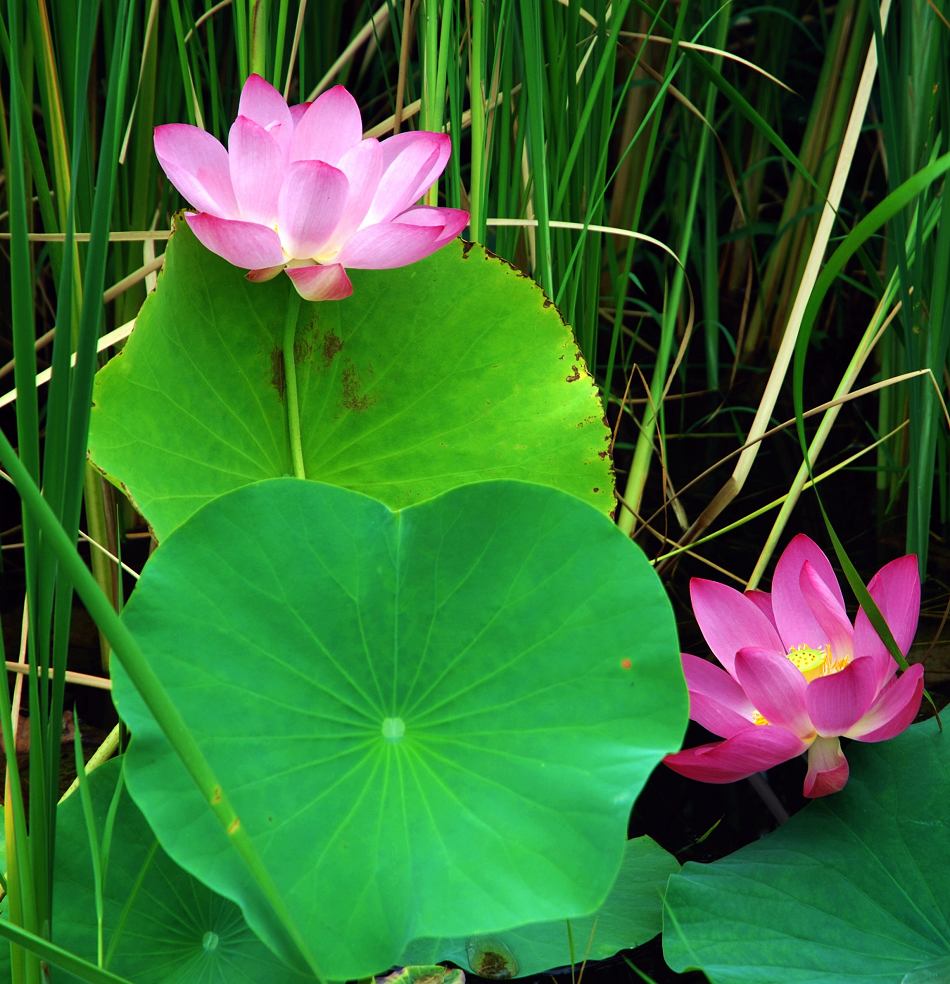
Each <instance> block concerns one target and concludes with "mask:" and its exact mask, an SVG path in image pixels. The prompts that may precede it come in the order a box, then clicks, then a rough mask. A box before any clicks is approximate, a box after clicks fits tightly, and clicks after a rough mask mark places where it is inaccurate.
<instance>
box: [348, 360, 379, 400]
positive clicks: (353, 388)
mask: <svg viewBox="0 0 950 984" xmlns="http://www.w3.org/2000/svg"><path fill="white" fill-rule="evenodd" d="M361 388H362V387H361V386H360V377H359V373H358V372H357V370H356V366H354V365H353V363H352V362H349V363H347V365H346V368H345V369H344V370H343V406H345V407H346V409H347V410H356V411H361V410H367V409H369V407H371V406H372V405H373V403H374V402H375V400H372V399H370V398H369V397H368V396H361V395H360V389H361Z"/></svg>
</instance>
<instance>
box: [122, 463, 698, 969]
mask: <svg viewBox="0 0 950 984" xmlns="http://www.w3.org/2000/svg"><path fill="white" fill-rule="evenodd" d="M604 571H610V574H609V576H606V577H605V576H604V574H603V572H604ZM169 612H174V613H175V617H174V618H173V619H170V618H169V617H168V613H169ZM123 618H124V621H125V623H126V625H127V626H128V628H129V629H130V630H131V631H132V632H133V633H134V634H135V636H136V638H137V639H138V640H139V642H140V644H141V645H142V647H143V650H144V651H145V653H146V654H147V656H148V658H149V659H150V660H151V662H152V665H153V666H154V667H155V670H156V673H157V674H158V675H159V677H160V678H161V681H162V683H163V684H164V686H165V687H166V688H167V689H168V692H169V694H170V695H171V696H172V698H173V699H174V700H175V701H176V703H177V705H178V708H179V710H180V712H181V715H182V717H183V719H184V721H185V723H186V725H187V727H188V728H189V729H190V730H191V732H192V733H193V734H194V736H195V738H196V740H197V741H198V743H199V745H200V746H201V748H202V750H203V752H204V754H205V755H206V756H207V758H208V760H209V762H210V763H211V766H212V768H213V769H214V770H215V772H216V774H217V775H218V776H219V777H220V780H221V782H222V783H223V785H224V788H225V789H227V790H228V791H229V792H230V795H231V796H232V801H233V803H234V805H235V808H236V810H237V814H238V816H239V817H240V824H241V828H242V830H243V831H244V833H245V834H246V836H248V837H249V838H250V840H251V841H252V843H253V844H254V845H255V846H256V848H257V849H258V851H259V852H260V854H261V856H262V857H264V858H265V859H266V863H267V866H268V869H269V872H270V874H271V877H272V879H273V881H274V883H275V885H276V886H277V891H278V893H279V894H280V896H281V897H282V898H283V899H284V900H285V902H286V906H287V909H288V911H290V912H292V913H293V914H294V918H295V920H296V922H297V926H298V928H299V929H300V930H301V932H302V934H303V935H304V937H305V938H307V939H308V940H309V941H310V942H311V945H312V948H313V952H314V954H315V956H316V959H317V963H318V965H319V966H320V967H321V969H322V971H323V972H324V973H325V974H326V975H327V976H328V977H329V978H331V979H343V978H348V977H355V976H361V975H366V974H369V973H372V972H374V971H375V972H378V971H380V970H382V969H385V968H386V967H387V966H390V965H392V964H393V963H394V962H396V961H397V960H398V959H399V957H400V956H401V954H402V952H403V949H404V948H405V946H406V944H407V943H408V942H409V941H410V940H412V939H417V938H421V937H446V936H473V935H477V934H482V933H494V932H498V931H501V930H505V929H510V928H512V927H514V926H518V925H523V924H526V923H531V922H539V921H545V920H552V919H563V918H565V917H573V916H582V915H585V914H587V913H589V912H591V911H592V910H594V909H595V908H596V907H597V906H598V905H599V904H600V903H601V902H602V901H603V899H604V897H605V896H606V894H607V892H608V891H609V889H610V886H611V885H612V884H613V882H614V879H615V876H616V874H617V870H618V868H619V865H620V861H621V855H622V852H623V844H624V841H625V834H626V825H627V818H628V815H629V811H630V807H631V804H632V802H633V800H634V798H635V797H636V795H637V793H638V792H639V790H640V788H641V786H642V785H643V783H644V782H645V781H646V778H647V776H648V775H649V774H650V772H651V771H652V769H653V768H654V766H655V765H656V764H657V763H658V761H659V760H660V758H661V757H662V756H663V754H664V753H665V752H668V751H670V750H671V749H673V748H675V747H677V743H678V742H679V740H680V739H681V736H682V733H683V729H684V725H685V718H686V693H685V687H684V684H683V679H682V674H681V670H680V666H679V658H678V647H677V644H676V634H675V628H674V624H673V620H672V613H671V611H670V608H669V602H668V601H667V599H666V596H665V593H664V592H663V590H662V587H661V585H660V583H659V581H658V580H657V578H656V575H655V574H654V573H653V571H652V570H651V568H650V566H649V565H648V564H647V562H646V560H645V559H644V557H643V555H642V554H641V553H640V551H639V550H638V548H637V547H635V546H634V545H633V544H632V543H630V542H629V541H628V540H627V539H626V538H625V537H624V536H622V535H621V534H620V533H619V532H618V531H617V530H616V528H615V527H614V526H613V525H612V524H611V523H610V522H609V521H607V520H606V519H605V518H604V517H602V516H598V514H597V513H596V511H595V510H593V509H590V508H589V507H588V506H586V505H584V504H582V503H580V502H578V501H577V500H576V499H574V498H573V497H571V496H568V495H565V494H564V493H562V492H558V491H556V490H554V489H549V488H545V487H542V486H534V485H528V484H524V483H517V482H493V483H484V484H480V485H472V486H467V487H464V488H461V489H456V490H453V491H452V492H448V493H446V494H444V495H443V496H440V497H439V498H437V499H434V500H431V501H429V502H426V503H423V504H421V505H417V506H412V507H408V508H406V509H404V510H401V511H399V512H396V513H393V512H390V511H389V510H388V509H387V508H386V507H385V506H383V505H382V504H381V503H378V502H375V501H373V500H371V499H368V498H366V497H364V496H362V495H358V494H356V493H354V492H350V491H347V490H344V489H339V488H335V487H333V486H327V485H322V484H318V483H311V482H303V481H299V480H297V479H276V480H271V481H267V482H260V483H256V484H252V485H248V486H246V487H245V488H243V489H240V490H238V491H236V492H233V493H231V494H229V495H227V496H222V497H220V498H218V499H216V500H215V501H214V502H212V503H211V504H209V505H208V506H206V507H205V508H204V509H203V510H201V511H200V512H198V513H197V514H196V515H195V516H193V517H192V518H191V519H190V520H188V521H187V522H186V523H185V524H184V525H182V526H181V527H180V528H179V529H178V530H177V531H176V532H175V533H174V534H172V536H170V537H169V538H168V539H167V541H165V542H164V543H163V545H162V547H161V548H160V550H159V551H158V552H157V553H156V555H155V556H154V557H153V558H152V560H151V562H150V563H149V565H148V566H147V568H146V570H145V572H144V573H143V576H142V579H141V581H140V582H139V585H138V587H137V589H136V591H135V593H134V594H133V596H132V598H131V600H130V602H129V604H128V606H127V607H126V609H125V612H124V615H123ZM624 654H629V658H630V659H631V660H632V668H630V669H625V668H624V666H623V664H622V659H623V658H624ZM114 698H115V700H116V704H117V706H118V708H119V711H120V713H121V714H122V716H123V718H124V720H125V721H126V722H127V723H128V724H129V726H130V728H131V729H132V732H133V734H134V736H135V737H134V739H133V742H132V745H131V748H130V750H129V753H128V755H127V759H126V778H127V781H128V785H129V791H130V793H131V794H132V797H133V798H134V799H135V801H136V803H137V804H138V806H139V807H140V809H141V810H142V811H143V813H144V814H145V815H146V817H147V818H148V820H149V823H150V824H151V825H152V827H153V828H154V829H155V830H156V832H157V833H158V836H159V837H160V839H161V841H162V843H163V845H164V846H165V848H166V849H167V850H168V852H169V854H170V855H171V856H172V857H173V858H174V859H175V860H176V861H177V862H178V863H180V864H181V865H183V866H184V867H185V868H186V869H187V870H189V871H192V872H193V873H194V874H196V875H197V876H198V877H199V878H200V879H201V880H202V881H204V882H205V883H207V884H209V885H210V886H211V887H212V888H214V889H215V890H217V891H219V892H221V894H223V895H225V896H226V897H228V898H232V899H235V900H236V901H238V902H239V904H240V905H241V907H242V909H243V911H244V914H245V916H246V918H247V920H248V922H249V923H250V925H251V926H252V927H253V928H254V930H255V931H256V932H257V933H259V934H261V935H262V937H263V938H264V939H265V941H267V942H268V943H270V944H271V945H272V946H279V941H275V939H274V938H273V935H272V934H271V933H270V929H269V920H270V918H271V917H270V916H269V913H268V911H267V910H266V907H265V906H264V905H263V904H262V903H261V901H260V899H259V898H258V897H257V896H256V895H255V894H254V893H253V892H251V891H249V887H248V882H247V879H246V877H245V875H244V872H243V869H242V868H241V866H240V865H238V864H237V861H236V859H234V857H233V856H232V855H231V852H230V851H229V848H228V843H227V838H226V837H225V835H224V834H223V833H222V832H221V830H220V828H219V827H218V826H217V825H216V824H215V823H214V822H213V821H212V820H211V817H210V814H209V813H208V810H207V806H206V804H205V803H203V802H202V800H201V797H200V796H199V795H198V793H197V792H196V790H195V789H194V787H193V786H192V784H191V782H190V781H189V779H188V778H187V776H186V775H185V773H184V772H183V770H182V767H181V765H180V764H179V762H178V760H177V759H176V758H175V757H174V755H172V754H171V753H170V750H169V748H168V746H167V743H166V742H165V740H164V739H163V738H162V736H161V735H160V733H159V732H158V730H157V729H156V726H155V724H154V721H153V720H152V718H151V716H150V715H149V714H148V712H147V710H146V708H145V706H144V704H143V702H142V700H141V699H140V698H139V697H138V696H137V694H136V692H135V690H134V689H133V688H132V687H131V685H130V682H129V680H128V678H127V677H126V676H125V674H124V673H123V672H122V670H121V668H119V667H117V668H116V670H115V673H114Z"/></svg>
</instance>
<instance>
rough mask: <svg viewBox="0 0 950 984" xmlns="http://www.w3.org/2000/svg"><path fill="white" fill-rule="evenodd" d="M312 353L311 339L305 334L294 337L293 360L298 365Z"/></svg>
mask: <svg viewBox="0 0 950 984" xmlns="http://www.w3.org/2000/svg"><path fill="white" fill-rule="evenodd" d="M311 355H313V340H312V339H311V338H309V337H308V336H306V335H298V336H297V337H296V338H295V339H294V362H296V363H297V365H300V364H301V363H303V362H306V361H307V359H309V358H310V356H311Z"/></svg>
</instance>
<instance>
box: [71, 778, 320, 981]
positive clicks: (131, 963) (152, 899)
mask: <svg viewBox="0 0 950 984" xmlns="http://www.w3.org/2000/svg"><path fill="white" fill-rule="evenodd" d="M121 774H122V762H121V760H115V761H112V762H107V763H106V764H105V765H103V766H102V767H101V768H99V769H97V770H96V771H95V772H93V773H91V774H90V775H89V792H90V795H91V799H92V807H93V815H94V818H95V824H96V838H97V841H98V842H99V843H100V844H102V843H105V842H108V853H107V854H105V855H104V859H103V867H104V870H105V872H106V878H105V885H104V892H103V902H104V906H103V911H104V919H103V945H104V956H105V959H104V965H105V967H106V969H107V970H110V971H112V972H113V973H114V974H119V975H120V976H123V977H127V978H128V979H129V980H132V981H135V984H206V982H209V981H222V982H231V981H235V982H236V981H241V982H243V984H254V982H260V984H293V982H300V984H304V982H305V981H308V980H311V981H312V980H313V978H312V977H309V976H304V975H302V974H298V973H296V972H295V971H293V970H291V969H290V968H289V967H287V966H286V965H285V964H283V963H281V962H280V961H279V960H278V959H277V958H276V957H275V956H274V954H273V953H271V951H270V950H269V949H268V948H267V947H266V946H264V944H263V943H261V941H260V940H258V939H257V938H256V937H255V936H254V934H253V933H252V932H251V931H250V930H249V929H248V927H247V923H246V922H245V921H244V918H243V917H242V915H241V911H240V909H238V907H237V906H236V905H235V904H234V903H233V902H230V901H229V900H227V899H223V898H221V896H220V895H215V894H214V892H212V891H211V890H210V889H208V888H207V887H205V886H204V885H202V884H201V882H199V881H197V880H196V879H195V878H193V877H192V876H191V875H189V874H188V873H187V872H185V871H183V870H182V869H181V868H179V867H178V865H176V864H175V863H174V861H172V860H171V858H169V856H168V855H167V854H166V853H165V852H164V851H163V850H162V849H161V847H159V845H158V841H156V839H155V835H154V834H153V833H152V831H151V830H149V827H148V824H146V822H145V819H144V817H143V816H142V814H141V813H140V812H139V811H138V809H136V807H135V804H134V803H133V802H132V800H131V799H130V798H129V795H128V793H127V792H126V790H125V787H124V784H123V783H120V778H121ZM117 787H118V789H117ZM116 795H118V803H117V805H116V807H115V809H114V812H113V814H112V816H113V819H112V820H111V822H110V819H109V817H110V808H111V807H112V804H113V800H114V797H115V796H116ZM110 823H111V836H109V835H108V834H107V832H108V831H109V830H110ZM55 875H56V901H55V909H54V914H53V926H54V930H55V942H56V943H57V944H58V945H59V946H61V947H64V948H65V949H67V950H69V951H70V952H72V953H75V954H77V955H78V956H80V957H83V958H84V959H86V960H89V961H92V962H95V961H96V953H97V934H98V930H97V925H96V905H95V887H94V886H95V882H94V878H93V867H92V861H91V859H90V847H89V834H88V831H87V827H86V820H85V817H84V815H83V809H82V802H81V799H80V795H79V793H78V792H76V793H74V794H73V795H72V796H70V797H69V798H68V799H67V800H66V801H65V802H64V803H63V804H62V805H61V806H60V807H59V809H58V811H57V823H56V870H55ZM55 979H56V980H57V981H60V980H62V981H74V980H78V978H76V977H73V976H72V975H71V974H68V973H66V972H65V971H63V970H58V971H57V972H56V976H55Z"/></svg>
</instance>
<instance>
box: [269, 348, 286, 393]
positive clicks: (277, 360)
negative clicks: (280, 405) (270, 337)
mask: <svg viewBox="0 0 950 984" xmlns="http://www.w3.org/2000/svg"><path fill="white" fill-rule="evenodd" d="M270 366H271V374H270V384H271V386H273V387H274V389H275V390H277V395H278V396H279V397H280V398H281V399H283V398H284V386H285V383H284V356H283V353H282V352H281V350H280V349H279V348H275V349H274V350H273V351H272V352H271V354H270Z"/></svg>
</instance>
